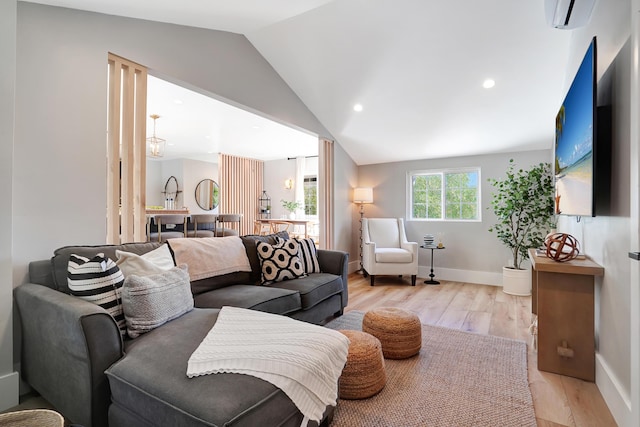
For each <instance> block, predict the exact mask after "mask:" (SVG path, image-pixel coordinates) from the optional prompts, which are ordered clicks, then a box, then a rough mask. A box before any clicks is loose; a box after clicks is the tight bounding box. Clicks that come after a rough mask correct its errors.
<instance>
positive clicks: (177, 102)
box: [173, 99, 182, 105]
mask: <svg viewBox="0 0 640 427" xmlns="http://www.w3.org/2000/svg"><path fill="white" fill-rule="evenodd" d="M173 103H174V104H176V105H182V101H181V100H179V99H174V100H173Z"/></svg>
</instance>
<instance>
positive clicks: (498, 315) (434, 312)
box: [345, 274, 616, 427]
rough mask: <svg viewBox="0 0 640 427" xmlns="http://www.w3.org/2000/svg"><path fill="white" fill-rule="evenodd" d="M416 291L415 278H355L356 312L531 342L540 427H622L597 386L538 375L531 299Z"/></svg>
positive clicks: (450, 285)
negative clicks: (401, 313)
mask: <svg viewBox="0 0 640 427" xmlns="http://www.w3.org/2000/svg"><path fill="white" fill-rule="evenodd" d="M423 280H424V279H420V278H418V281H417V284H416V286H415V287H413V286H411V283H410V281H409V277H404V279H400V278H398V277H397V276H396V277H392V276H380V277H376V283H375V286H373V287H371V286H370V285H369V279H368V278H367V279H365V278H364V277H362V276H361V275H359V274H351V275H350V276H349V305H348V306H347V308H346V310H345V312H349V311H351V310H361V311H367V310H369V309H372V308H375V307H382V306H386V307H398V308H404V309H407V310H410V311H413V312H414V313H416V314H417V315H418V316H419V317H420V319H421V321H422V323H426V324H430V325H439V326H445V327H449V328H455V329H460V330H463V331H471V332H476V333H480V334H486V335H496V336H500V337H505V338H513V339H519V340H523V341H525V342H527V347H528V365H529V366H528V368H529V369H528V370H529V384H530V388H531V394H532V396H533V406H534V409H535V413H536V419H537V421H538V426H540V427H558V426H576V427H582V426H594V427H596V426H597V427H607V426H616V422H615V420H614V419H613V417H612V415H611V413H610V412H609V409H608V408H607V405H606V404H605V402H604V400H603V399H602V396H601V395H600V391H599V390H598V387H597V386H596V385H595V384H594V383H590V382H586V381H582V380H578V379H575V378H570V377H565V376H562V375H557V374H552V373H549V372H542V371H538V369H537V363H536V353H535V350H534V349H533V348H532V346H531V335H530V334H529V324H530V320H531V297H516V296H512V295H508V294H505V293H504V292H502V290H501V289H502V288H499V287H496V286H486V285H476V284H470V283H459V282H449V281H441V284H440V285H425V284H423V283H422V282H423Z"/></svg>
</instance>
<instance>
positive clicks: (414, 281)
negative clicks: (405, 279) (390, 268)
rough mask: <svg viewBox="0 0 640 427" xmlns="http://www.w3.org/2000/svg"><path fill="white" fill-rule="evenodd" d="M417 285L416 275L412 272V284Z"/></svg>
mask: <svg viewBox="0 0 640 427" xmlns="http://www.w3.org/2000/svg"><path fill="white" fill-rule="evenodd" d="M415 285H416V275H415V274H412V275H411V286H415Z"/></svg>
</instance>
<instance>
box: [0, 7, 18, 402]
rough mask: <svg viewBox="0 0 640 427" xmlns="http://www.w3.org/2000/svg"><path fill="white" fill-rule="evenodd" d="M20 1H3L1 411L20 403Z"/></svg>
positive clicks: (0, 20)
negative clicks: (16, 207) (16, 343)
mask: <svg viewBox="0 0 640 427" xmlns="http://www.w3.org/2000/svg"><path fill="white" fill-rule="evenodd" d="M16 10H17V9H16V1H14V0H9V1H2V2H0V57H1V58H2V67H0V194H2V203H0V222H1V223H2V227H0V411H2V410H4V409H7V408H10V407H12V406H15V405H17V403H18V374H17V372H15V371H14V368H13V322H12V318H13V295H12V289H13V286H12V281H13V279H12V277H13V273H12V258H13V256H12V243H13V226H12V223H13V216H12V210H13V188H12V187H13V186H12V172H13V164H12V159H13V139H14V132H13V120H14V101H15V79H16Z"/></svg>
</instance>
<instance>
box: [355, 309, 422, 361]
mask: <svg viewBox="0 0 640 427" xmlns="http://www.w3.org/2000/svg"><path fill="white" fill-rule="evenodd" d="M362 331H363V332H367V333H369V334H371V335H373V336H374V337H376V338H378V339H379V340H380V343H381V344H382V353H383V354H384V357H386V358H387V359H406V358H408V357H411V356H414V355H416V354H418V353H419V352H420V347H422V325H421V324H420V318H419V317H418V316H417V315H415V314H414V313H411V312H410V311H406V310H402V309H400V308H394V307H382V308H376V309H374V310H370V311H368V312H366V313H365V315H364V318H363V319H362Z"/></svg>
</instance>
